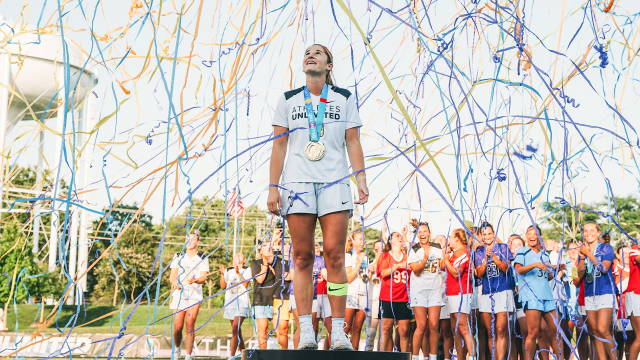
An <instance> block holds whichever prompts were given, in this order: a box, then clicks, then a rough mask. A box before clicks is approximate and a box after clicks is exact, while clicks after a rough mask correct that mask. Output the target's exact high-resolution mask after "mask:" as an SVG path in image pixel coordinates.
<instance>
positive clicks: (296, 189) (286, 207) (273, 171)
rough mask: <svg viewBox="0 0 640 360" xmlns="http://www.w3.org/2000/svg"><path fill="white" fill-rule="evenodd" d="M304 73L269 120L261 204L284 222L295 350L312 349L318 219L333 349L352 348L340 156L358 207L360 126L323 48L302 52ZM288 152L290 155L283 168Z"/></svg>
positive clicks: (347, 209)
mask: <svg viewBox="0 0 640 360" xmlns="http://www.w3.org/2000/svg"><path fill="white" fill-rule="evenodd" d="M302 69H303V72H304V73H305V74H306V85H305V86H303V87H300V88H297V89H295V90H291V91H287V92H285V93H284V95H283V96H282V97H280V100H279V102H278V105H277V106H276V111H275V114H274V117H273V121H272V125H273V135H274V141H273V149H272V152H271V165H270V185H269V186H270V187H269V197H268V199H267V207H268V209H269V211H270V212H271V213H273V214H275V215H279V216H283V217H286V220H287V221H288V222H289V232H290V234H291V240H292V242H293V259H294V267H295V270H294V271H295V273H296V276H295V278H294V280H293V287H294V292H295V294H296V305H297V308H298V314H299V315H300V316H299V318H300V343H299V345H298V348H299V349H317V348H318V344H317V343H316V339H315V336H314V331H313V323H312V320H311V312H312V304H313V281H312V278H313V274H312V273H313V262H314V257H315V256H314V235H315V228H316V222H317V220H320V226H321V227H322V233H323V237H324V239H323V240H324V258H325V264H326V267H327V294H328V296H329V302H330V304H331V315H332V316H333V317H332V331H331V343H332V345H331V349H334V350H352V349H353V347H352V346H351V343H350V341H349V339H348V338H347V336H346V334H345V333H344V330H343V329H344V314H345V306H346V301H347V291H348V283H347V273H346V269H345V252H344V249H345V241H346V238H347V226H348V221H349V217H350V216H351V212H352V210H353V202H352V199H351V190H350V187H349V182H348V181H349V175H350V173H349V166H348V164H347V159H346V158H347V155H348V156H349V161H350V163H351V168H352V170H353V173H354V175H355V178H356V180H357V182H358V200H357V201H356V203H357V204H364V203H365V202H367V200H368V198H369V190H368V188H367V180H366V176H365V173H364V171H363V169H364V155H363V152H362V146H361V145H360V136H359V135H360V133H359V128H360V127H361V126H362V121H361V120H360V116H359V115H358V108H357V105H356V102H355V97H354V96H353V95H352V94H351V92H349V91H348V90H346V89H342V88H339V87H337V86H333V81H332V79H331V69H333V57H332V55H331V52H330V51H329V49H327V48H326V47H324V46H322V45H312V46H310V47H309V48H308V49H307V50H306V51H305V55H304V59H303V62H302ZM287 147H289V149H288V155H289V156H288V160H287V164H286V167H285V166H284V159H285V156H286V155H287ZM283 168H284V173H283V171H282V170H283ZM281 175H282V179H281ZM278 188H281V189H282V194H281V193H280V192H279V191H278Z"/></svg>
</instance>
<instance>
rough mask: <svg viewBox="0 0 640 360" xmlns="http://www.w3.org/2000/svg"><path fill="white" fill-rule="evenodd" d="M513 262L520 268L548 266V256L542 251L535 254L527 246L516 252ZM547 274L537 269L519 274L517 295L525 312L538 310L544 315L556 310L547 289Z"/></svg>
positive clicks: (549, 291)
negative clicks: (537, 264) (537, 265)
mask: <svg viewBox="0 0 640 360" xmlns="http://www.w3.org/2000/svg"><path fill="white" fill-rule="evenodd" d="M513 262H514V263H515V264H520V265H522V266H527V265H531V264H534V263H538V262H542V263H544V264H549V255H548V254H547V253H546V252H544V251H542V250H540V251H539V252H537V253H536V252H535V251H533V250H532V249H531V248H529V247H528V246H524V247H521V248H520V249H518V251H516V256H515V259H514V260H513ZM548 274H549V272H548V271H546V270H542V269H538V268H534V269H531V270H530V271H529V272H527V273H525V274H521V276H522V277H521V278H520V281H519V284H518V285H519V287H518V294H519V296H520V301H522V307H523V308H524V311H525V312H526V311H527V310H538V311H542V312H543V313H546V312H550V311H553V310H555V309H556V306H555V301H554V299H553V294H552V293H551V288H550V287H549V279H548Z"/></svg>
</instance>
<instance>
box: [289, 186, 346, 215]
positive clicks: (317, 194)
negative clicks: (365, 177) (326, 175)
mask: <svg viewBox="0 0 640 360" xmlns="http://www.w3.org/2000/svg"><path fill="white" fill-rule="evenodd" d="M327 185H328V184H326V183H288V184H284V185H282V187H283V188H284V189H285V190H282V189H281V190H280V195H281V197H282V210H281V214H282V215H283V216H284V215H285V214H286V215H288V214H318V217H321V216H324V215H327V214H331V213H334V212H338V211H344V210H349V218H351V215H352V213H353V200H352V199H351V187H350V186H349V183H348V182H344V183H337V184H333V185H329V186H327ZM324 186H327V187H324ZM323 187H324V188H323Z"/></svg>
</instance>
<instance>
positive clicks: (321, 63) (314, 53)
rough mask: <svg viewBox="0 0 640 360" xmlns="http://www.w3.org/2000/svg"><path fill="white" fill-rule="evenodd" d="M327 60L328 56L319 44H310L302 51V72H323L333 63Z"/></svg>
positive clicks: (311, 73)
mask: <svg viewBox="0 0 640 360" xmlns="http://www.w3.org/2000/svg"><path fill="white" fill-rule="evenodd" d="M328 62H329V58H328V56H327V54H325V52H324V49H322V47H321V46H319V45H312V46H310V47H309V48H308V49H307V51H305V53H304V60H303V62H302V72H304V73H305V74H308V75H320V74H324V73H326V72H327V71H330V70H331V69H332V68H333V64H329V63H328Z"/></svg>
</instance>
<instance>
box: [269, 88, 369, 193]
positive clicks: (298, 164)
mask: <svg viewBox="0 0 640 360" xmlns="http://www.w3.org/2000/svg"><path fill="white" fill-rule="evenodd" d="M311 101H312V103H313V110H314V112H316V116H317V111H318V105H319V104H320V96H315V95H313V94H311ZM271 124H272V125H277V126H282V127H285V128H287V129H289V130H290V131H292V132H291V133H290V134H289V148H288V151H287V163H286V165H285V167H284V174H283V175H282V184H288V183H294V182H298V183H300V182H303V183H331V182H334V181H337V180H339V179H342V178H344V177H346V176H348V175H349V167H348V165H347V151H346V147H345V145H346V141H345V131H346V130H347V129H351V128H354V127H360V126H362V121H361V120H360V115H359V114H358V106H357V105H356V102H355V96H353V94H351V92H350V91H349V90H346V89H342V88H339V87H337V86H329V91H328V93H327V106H326V110H325V118H324V125H323V126H324V131H323V134H322V136H321V137H320V142H322V143H323V144H324V146H325V154H324V157H323V158H322V159H320V160H318V161H311V160H309V159H307V158H306V157H305V155H304V148H305V146H306V145H307V143H308V142H309V122H308V120H307V109H306V107H305V102H304V87H300V88H297V89H295V90H291V91H287V92H285V93H284V94H283V95H282V96H281V97H280V100H279V101H278V105H277V106H276V111H275V114H274V116H273V120H272V122H271ZM345 181H347V180H345Z"/></svg>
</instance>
